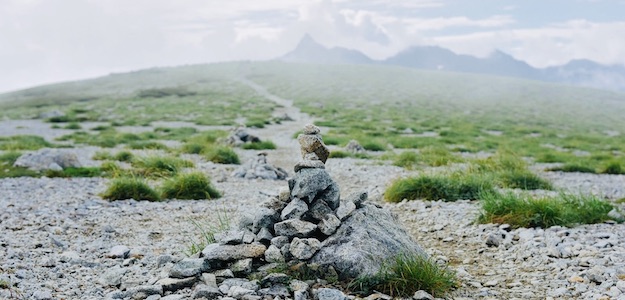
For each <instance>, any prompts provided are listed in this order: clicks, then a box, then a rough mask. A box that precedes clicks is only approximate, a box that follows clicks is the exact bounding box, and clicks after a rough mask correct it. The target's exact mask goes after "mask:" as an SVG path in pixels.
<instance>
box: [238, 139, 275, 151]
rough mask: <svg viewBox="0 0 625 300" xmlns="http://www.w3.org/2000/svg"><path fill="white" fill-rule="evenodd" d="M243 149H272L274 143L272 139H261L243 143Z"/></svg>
mask: <svg viewBox="0 0 625 300" xmlns="http://www.w3.org/2000/svg"><path fill="white" fill-rule="evenodd" d="M243 149H251V150H265V149H267V150H273V149H276V144H274V143H273V142H272V141H261V142H258V143H245V144H243Z"/></svg>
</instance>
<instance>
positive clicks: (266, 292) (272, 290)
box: [258, 284, 291, 299]
mask: <svg viewBox="0 0 625 300" xmlns="http://www.w3.org/2000/svg"><path fill="white" fill-rule="evenodd" d="M258 293H259V294H261V295H263V296H271V297H274V299H275V298H276V297H282V298H287V297H289V296H291V293H289V290H288V289H287V288H286V286H284V284H275V285H272V286H270V287H268V288H264V289H260V290H258Z"/></svg>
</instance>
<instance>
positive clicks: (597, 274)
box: [0, 103, 625, 299]
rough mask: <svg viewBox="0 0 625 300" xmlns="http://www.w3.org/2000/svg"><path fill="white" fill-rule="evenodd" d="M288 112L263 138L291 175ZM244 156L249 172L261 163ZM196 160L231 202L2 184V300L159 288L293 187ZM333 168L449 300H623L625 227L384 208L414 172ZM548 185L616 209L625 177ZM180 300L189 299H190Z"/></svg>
mask: <svg viewBox="0 0 625 300" xmlns="http://www.w3.org/2000/svg"><path fill="white" fill-rule="evenodd" d="M283 104H287V105H286V106H285V107H284V108H283V109H282V110H283V111H281V112H280V113H288V114H289V115H291V116H292V117H293V118H294V119H295V121H292V122H283V123H282V124H281V125H271V126H268V127H267V128H264V129H258V130H255V131H254V134H256V135H258V136H259V137H261V139H269V140H272V141H273V142H274V143H276V144H277V146H278V149H277V150H272V151H267V152H268V153H269V154H268V161H269V162H270V163H273V164H275V165H277V166H280V167H282V168H284V169H285V170H287V171H289V172H291V174H292V168H293V165H294V164H295V162H296V161H297V160H298V159H299V147H298V145H297V141H295V140H294V139H292V136H293V133H294V132H295V131H297V130H300V129H301V128H302V127H303V125H304V124H306V123H309V122H311V121H312V120H310V119H309V118H308V117H307V116H306V115H303V114H300V113H299V111H297V110H296V109H294V108H292V107H290V106H289V105H288V103H283ZM16 122H17V123H16ZM15 124H19V125H18V126H16V125H15ZM162 125H163V124H161V126H162ZM0 128H2V131H0V133H1V134H2V135H12V134H18V133H23V132H25V131H26V132H28V129H29V128H31V129H32V128H36V129H34V130H33V132H35V133H36V134H38V135H41V136H45V137H47V138H53V137H55V136H57V134H58V133H59V132H58V131H57V130H58V129H55V130H52V129H50V128H49V126H42V125H41V123H39V122H38V121H34V120H29V121H4V122H0ZM11 128H13V129H14V130H11ZM322 133H323V131H322ZM76 151H77V153H78V154H79V158H80V159H81V161H82V162H83V163H84V164H86V165H90V164H97V163H96V162H93V161H92V160H91V159H90V157H91V155H92V153H93V152H94V151H95V149H93V148H87V149H84V150H81V149H77V150H76ZM238 151H239V154H240V155H241V156H242V157H243V160H245V159H246V158H249V157H252V156H254V155H256V152H255V151H247V150H238ZM189 158H191V159H193V160H195V161H196V168H197V169H199V170H201V171H203V172H205V173H206V174H208V175H210V176H211V177H212V178H213V181H214V185H215V186H216V187H217V189H219V190H220V191H222V192H223V197H222V198H220V199H217V200H210V201H180V200H169V201H164V202H156V203H153V202H138V201H134V200H126V201H115V202H108V201H105V200H102V199H101V198H100V197H99V196H98V194H99V193H101V192H102V191H103V190H104V189H105V188H106V185H107V182H108V179H106V178H69V179H62V178H45V177H44V178H12V179H1V180H0V282H2V281H4V282H8V283H9V284H10V285H14V287H13V288H10V289H7V288H3V289H0V299H5V298H12V297H15V298H19V297H23V298H27V299H104V298H106V297H107V295H111V293H113V292H115V291H118V290H120V289H131V288H132V287H134V286H138V285H143V284H146V283H154V282H156V281H157V280H158V279H160V278H162V277H164V276H166V275H165V274H163V272H162V270H161V269H160V268H159V267H158V265H159V264H160V263H162V259H163V257H168V256H171V257H174V258H176V257H185V252H186V251H187V250H188V249H189V247H190V246H191V245H192V244H193V242H194V241H199V240H200V239H201V234H200V232H199V231H200V230H199V229H198V228H199V227H202V226H209V224H212V225H215V224H217V223H218V222H219V220H220V219H228V220H231V222H235V221H234V220H236V218H237V216H238V215H239V214H241V213H242V212H245V211H248V210H253V209H255V208H256V207H257V206H258V204H259V203H260V202H262V201H264V200H265V199H266V198H267V197H268V195H273V194H277V193H278V191H279V190H280V189H281V188H285V187H286V186H287V183H286V181H272V180H246V179H240V178H234V177H231V176H230V174H231V173H232V171H233V170H234V169H235V166H228V165H217V164H213V163H210V162H206V161H204V160H202V159H201V158H200V157H196V156H189ZM326 167H327V170H328V172H329V173H330V175H331V176H332V177H333V178H334V180H335V181H336V182H337V183H338V184H339V186H340V188H341V193H342V195H347V194H350V193H352V192H356V191H367V192H369V195H370V201H376V202H378V203H379V204H380V205H382V206H384V207H386V208H388V209H389V210H391V211H392V212H393V213H395V214H396V215H397V217H398V219H399V220H400V221H401V222H402V223H403V224H404V225H405V226H406V227H407V229H408V231H409V232H410V233H411V234H412V235H413V237H414V238H415V240H417V241H418V242H419V244H420V245H421V246H422V247H423V248H424V249H425V250H426V251H427V252H428V253H429V254H430V255H431V256H432V257H434V258H435V259H436V260H438V261H441V262H445V263H448V264H449V265H450V266H451V268H452V269H454V270H456V271H457V273H458V275H459V278H460V280H461V287H460V288H459V289H458V290H456V291H454V292H453V293H452V294H451V296H450V297H451V298H454V299H545V298H548V299H625V225H623V224H614V223H605V224H596V225H584V226H579V227H575V228H561V227H552V228H549V229H515V230H511V229H510V228H508V227H507V226H506V225H477V224H474V220H475V218H476V217H477V215H478V214H479V209H480V207H479V203H478V202H476V201H458V202H453V203H447V202H429V201H404V202H402V203H398V204H389V203H384V202H383V200H382V195H383V192H384V189H385V187H386V186H387V185H388V183H389V182H390V181H392V180H393V179H395V178H397V177H402V176H407V175H410V174H414V173H412V172H409V171H406V170H403V169H401V168H398V167H394V166H390V165H384V164H380V163H379V161H368V160H359V159H349V158H347V159H330V160H328V162H327V164H326ZM541 175H542V176H544V177H545V178H548V179H549V180H551V181H552V182H553V183H554V185H555V186H556V187H558V188H561V189H564V190H569V191H573V192H593V193H597V194H601V195H604V196H606V198H608V199H611V200H615V199H618V198H622V197H624V196H625V177H624V176H619V175H588V174H575V173H541ZM487 241H488V243H487ZM116 246H125V247H127V248H129V249H130V253H129V254H128V257H127V258H118V257H116V255H115V253H114V252H115V250H116V249H119V247H116ZM115 274H117V275H118V276H115ZM119 274H121V275H119ZM115 280H119V282H115ZM111 285H118V286H119V288H117V287H111ZM181 293H182V295H191V291H190V290H189V291H186V292H185V291H183V292H181ZM185 293H186V294H185ZM158 297H159V296H156V297H153V298H151V299H158ZM172 299H173V298H172Z"/></svg>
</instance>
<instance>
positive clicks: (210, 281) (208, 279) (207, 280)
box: [202, 273, 217, 288]
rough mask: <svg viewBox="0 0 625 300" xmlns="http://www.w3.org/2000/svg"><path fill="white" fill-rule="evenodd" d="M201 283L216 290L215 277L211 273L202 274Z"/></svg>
mask: <svg viewBox="0 0 625 300" xmlns="http://www.w3.org/2000/svg"><path fill="white" fill-rule="evenodd" d="M202 282H203V283H204V284H206V285H208V286H211V287H214V288H217V276H215V274H212V273H202Z"/></svg>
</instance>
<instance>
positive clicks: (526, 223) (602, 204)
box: [478, 192, 623, 228]
mask: <svg viewBox="0 0 625 300" xmlns="http://www.w3.org/2000/svg"><path fill="white" fill-rule="evenodd" d="M480 198H481V200H482V201H481V203H482V213H481V215H480V216H479V218H478V222H480V223H500V224H510V225H511V226H512V227H514V228H518V227H527V228H533V227H542V228H547V227H551V226H556V225H559V226H567V227H571V226H575V225H578V224H594V223H602V222H605V221H607V220H614V219H613V218H611V217H609V216H608V213H609V212H610V211H612V210H613V209H615V207H614V206H613V205H612V204H610V203H608V202H606V201H603V200H601V199H599V198H597V197H595V196H589V195H572V194H564V193H562V194H560V195H558V196H555V197H541V198H534V197H532V196H529V195H527V194H521V195H518V194H514V193H510V192H508V193H503V194H502V193H495V192H490V193H485V194H483V195H482V196H481V197H480ZM614 221H617V222H623V220H621V219H617V220H614Z"/></svg>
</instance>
